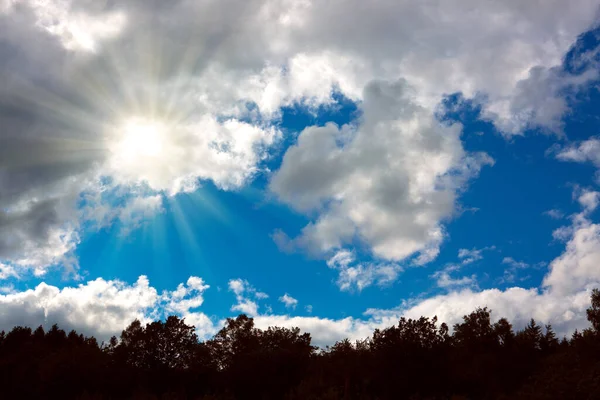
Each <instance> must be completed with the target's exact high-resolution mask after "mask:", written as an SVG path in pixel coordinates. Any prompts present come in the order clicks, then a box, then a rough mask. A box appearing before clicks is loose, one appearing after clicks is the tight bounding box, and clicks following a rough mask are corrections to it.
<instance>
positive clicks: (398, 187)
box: [270, 81, 493, 263]
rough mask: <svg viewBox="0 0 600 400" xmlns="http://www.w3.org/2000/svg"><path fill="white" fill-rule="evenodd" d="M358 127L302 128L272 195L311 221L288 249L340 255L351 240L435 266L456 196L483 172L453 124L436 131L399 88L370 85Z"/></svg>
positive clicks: (402, 84)
mask: <svg viewBox="0 0 600 400" xmlns="http://www.w3.org/2000/svg"><path fill="white" fill-rule="evenodd" d="M363 97H364V102H363V103H362V104H361V109H362V111H363V116H362V118H361V120H360V123H359V125H358V126H357V127H352V126H348V125H346V126H343V127H338V126H335V125H333V124H328V125H326V126H324V127H309V128H306V129H305V130H304V131H303V132H302V133H301V134H300V136H299V137H298V143H297V144H296V145H294V146H292V147H291V148H290V149H289V150H288V151H287V152H286V154H285V156H284V158H283V162H282V165H281V167H280V169H279V170H278V171H277V172H276V173H275V174H274V176H273V178H272V181H271V185H270V187H271V190H272V191H273V192H275V193H276V194H277V196H278V197H279V198H280V199H281V200H282V201H285V202H287V203H289V204H291V205H292V206H293V207H295V208H296V209H298V210H300V211H305V212H315V211H316V212H317V213H318V218H317V219H316V221H314V222H311V223H310V224H309V225H308V226H306V227H305V228H304V230H303V232H302V234H301V235H300V236H299V237H297V238H294V239H293V243H294V244H295V245H296V246H298V247H301V248H306V249H308V250H309V251H312V252H315V253H317V254H320V253H328V252H332V251H339V250H340V249H342V248H343V247H344V246H346V245H348V244H350V243H351V242H352V241H353V240H354V239H356V238H358V239H359V240H361V241H363V242H365V243H366V244H368V245H369V247H370V248H371V249H372V252H373V254H374V255H375V256H376V257H379V258H383V259H387V260H394V261H401V260H404V259H406V258H407V257H409V256H412V255H414V254H416V253H418V255H419V258H417V259H416V261H417V262H418V263H426V262H428V261H431V259H433V258H435V257H436V255H437V253H438V248H439V245H440V243H441V242H442V240H443V238H444V229H443V225H442V221H443V220H445V219H448V218H450V217H451V216H452V215H453V212H454V206H455V203H456V198H457V195H458V192H459V191H460V190H461V189H463V188H464V185H465V184H466V182H467V181H468V179H469V178H471V177H473V176H475V175H477V173H478V172H479V170H480V168H481V167H482V166H483V165H486V164H491V163H493V161H492V160H491V158H490V157H489V156H487V155H486V154H483V153H476V154H469V153H467V152H465V151H464V149H463V147H462V143H461V141H460V133H461V127H460V126H459V125H451V126H447V125H442V124H440V123H439V122H437V121H436V120H435V118H434V116H433V115H432V114H431V113H430V112H428V111H427V110H426V109H424V108H422V107H420V106H419V105H417V104H415V103H414V102H413V89H412V88H411V87H410V86H408V84H407V83H406V81H397V82H395V83H389V82H383V81H378V82H371V83H370V84H368V86H367V87H366V88H365V91H364V94H363Z"/></svg>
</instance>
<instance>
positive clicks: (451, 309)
mask: <svg viewBox="0 0 600 400" xmlns="http://www.w3.org/2000/svg"><path fill="white" fill-rule="evenodd" d="M599 11H600V7H599V6H598V5H597V2H595V1H588V0H578V1H575V2H573V1H567V0H555V1H552V2H548V1H542V0H533V1H527V2H522V1H518V0H503V1H480V0H479V1H475V0H449V1H448V0H446V1H435V0H428V1H408V0H401V1H398V0H378V1H373V2H364V1H359V0H334V1H331V0H329V1H324V0H323V1H322V0H244V1H241V0H219V1H214V0H174V1H169V2H162V1H158V0H151V1H150V0H102V1H99V0H77V1H75V0H44V1H42V0H0V329H6V330H8V329H11V328H12V327H13V326H16V325H28V326H38V325H43V326H47V327H48V326H51V325H52V324H54V323H58V324H59V325H60V326H61V327H63V328H64V329H76V330H77V331H80V332H83V333H85V334H87V335H95V336H97V337H98V338H100V339H101V340H106V339H107V338H109V337H110V336H112V335H118V334H119V333H120V332H121V330H122V329H124V328H125V327H126V326H127V325H128V324H129V323H130V322H131V321H133V320H134V319H139V320H141V321H143V322H148V321H151V320H156V319H159V318H164V317H166V316H168V315H178V316H180V317H183V318H185V320H186V322H187V323H189V324H193V325H194V326H196V329H197V332H198V334H199V336H200V337H201V338H209V337H210V336H211V335H213V334H214V333H215V332H217V331H218V330H219V329H220V327H221V326H223V324H224V321H225V319H226V318H228V317H234V316H236V315H238V314H240V313H245V314H247V315H249V316H252V317H253V318H254V320H255V323H256V325H257V326H259V327H262V328H266V327H268V326H272V325H278V326H286V327H292V326H298V327H300V328H301V329H302V330H303V331H308V332H310V333H311V335H312V338H313V342H314V343H315V344H317V345H319V346H326V345H331V344H333V343H334V342H335V341H337V340H340V339H343V338H346V337H348V338H350V339H359V338H365V337H367V336H369V335H370V334H371V332H372V331H373V330H374V329H376V328H381V327H386V326H390V325H392V324H394V323H395V322H396V321H397V320H398V319H399V318H400V317H402V316H406V317H420V316H421V315H423V316H429V317H432V316H434V315H436V316H438V318H439V320H441V321H445V322H447V323H449V324H453V323H456V322H458V321H460V320H461V318H462V316H463V315H465V314H468V313H469V312H471V311H473V310H474V309H475V308H476V307H488V308H490V309H491V310H492V317H493V318H494V319H498V318H501V317H507V318H508V319H509V320H510V321H511V322H512V323H513V324H514V326H515V327H516V328H520V327H523V326H524V325H525V324H526V323H527V322H528V321H529V319H530V318H531V317H533V318H535V319H536V320H537V321H538V322H540V323H543V324H552V326H553V327H554V329H555V330H556V331H557V332H558V333H559V334H561V335H569V334H571V333H572V332H573V331H574V330H575V329H582V328H585V327H586V326H587V321H586V318H585V309H586V308H587V307H588V304H589V296H590V292H591V290H592V289H593V288H595V287H600V213H599V211H598V206H599V205H600V188H599V185H600V136H599V134H600V132H599V130H600V129H599V128H600V123H599V121H600V111H599V110H600V107H599V106H600V92H599V90H598V89H599V84H600V25H599V22H600V18H599V17H600V13H599Z"/></svg>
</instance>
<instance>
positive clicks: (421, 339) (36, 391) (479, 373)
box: [0, 290, 600, 400]
mask: <svg viewBox="0 0 600 400" xmlns="http://www.w3.org/2000/svg"><path fill="white" fill-rule="evenodd" d="M587 317H588V320H589V322H590V327H589V328H587V329H584V330H583V331H576V332H575V333H573V335H572V337H571V338H570V339H567V338H563V339H562V340H561V341H559V340H558V339H557V337H556V333H555V332H554V330H553V328H552V327H551V326H550V325H546V326H544V327H542V326H540V325H539V324H538V323H537V322H536V321H535V320H533V319H531V320H530V322H529V323H528V324H527V325H526V326H525V327H524V328H523V329H522V330H520V331H517V332H516V333H515V332H514V331H513V327H512V325H511V324H510V322H509V321H508V320H507V319H505V318H500V319H499V320H497V321H495V322H494V321H493V320H492V313H491V310H488V309H487V308H477V309H476V310H475V311H473V312H472V313H470V314H468V315H465V316H464V317H463V320H462V322H460V323H457V324H455V325H454V326H453V330H452V332H450V330H449V328H448V326H447V325H445V324H439V325H438V320H437V318H435V317H434V318H426V317H421V318H418V319H406V318H400V320H399V321H398V324H396V325H394V326H391V327H388V328H385V329H376V330H375V331H374V332H373V334H372V336H371V337H369V338H366V339H364V340H360V341H355V342H351V341H350V340H348V339H345V340H341V341H339V342H337V343H335V344H334V345H333V346H331V347H328V348H325V349H318V348H316V347H314V346H313V345H312V344H311V337H310V335H309V334H308V333H302V332H301V331H300V329H298V328H282V327H269V328H267V329H266V330H262V329H259V328H257V327H256V326H255V324H254V320H253V319H252V318H250V317H248V316H246V315H240V316H238V317H237V318H230V319H228V320H227V321H226V322H225V324H224V326H223V328H222V329H221V330H220V331H219V332H218V333H217V334H216V335H215V336H214V337H213V338H211V339H209V340H207V341H205V342H201V341H199V339H198V337H197V335H196V333H195V329H194V327H193V326H191V325H187V324H186V323H185V321H184V320H183V319H181V318H178V317H175V316H170V317H168V318H166V319H165V320H161V321H154V322H150V323H147V324H145V325H143V324H142V323H141V322H140V321H138V320H136V321H133V322H132V323H131V324H130V325H129V326H128V327H127V328H126V329H124V330H123V332H122V333H121V335H120V337H119V338H117V337H112V338H111V339H110V340H109V341H108V342H106V343H101V344H99V343H98V341H97V340H96V339H95V338H93V337H86V336H84V335H82V334H80V333H77V332H76V331H70V332H68V333H66V332H65V331H64V330H62V329H60V328H59V327H58V326H57V325H53V326H51V327H50V328H49V329H47V330H46V329H45V328H44V327H43V326H39V327H37V328H36V329H35V330H32V329H31V328H29V327H22V326H17V327H14V328H13V329H12V330H10V331H9V332H8V333H5V332H0V385H1V386H0V387H1V388H2V389H0V398H9V399H13V398H19V399H38V398H50V399H54V398H61V399H98V400H102V399H157V400H158V399H175V400H183V399H201V400H216V399H285V400H300V399H317V400H318V399H321V400H330V399H348V400H349V399H366V400H369V399H372V400H375V399H379V400H381V399H410V400H442V399H454V400H458V399H498V400H507V399H517V400H520V399H523V400H525V399H528V400H537V399H540V400H541V399H544V400H548V399H590V400H591V399H599V398H600V334H599V331H598V328H599V327H600V324H599V322H600V292H599V291H598V290H594V291H593V292H592V293H591V305H590V307H589V308H588V310H587Z"/></svg>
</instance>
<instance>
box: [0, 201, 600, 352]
mask: <svg viewBox="0 0 600 400" xmlns="http://www.w3.org/2000/svg"><path fill="white" fill-rule="evenodd" d="M598 262H600V225H598V224H595V223H593V222H591V221H590V220H589V219H588V218H587V214H586V213H585V211H584V212H583V213H581V214H578V215H576V216H575V217H574V218H572V227H571V234H570V238H569V240H568V242H567V244H566V248H565V251H564V252H563V253H562V254H561V255H560V256H559V257H557V258H556V259H554V260H553V261H552V262H551V263H550V265H549V267H548V273H547V274H546V276H545V279H544V281H543V284H542V286H541V287H539V288H529V289H527V288H521V287H509V288H506V289H504V290H500V289H486V290H481V291H479V290H475V289H473V288H461V287H458V286H464V285H465V284H467V283H468V282H467V280H469V279H470V278H469V277H467V280H464V281H463V282H462V283H461V284H460V285H454V284H453V283H452V284H449V285H447V286H446V288H447V289H448V290H449V292H448V293H446V294H440V295H436V296H433V297H430V298H425V299H423V298H415V299H410V300H408V301H405V302H403V303H402V304H400V305H399V306H398V307H396V308H392V309H373V308H372V309H367V310H366V311H365V313H364V317H363V318H354V317H346V318H340V319H332V318H322V317H316V316H315V317H299V316H290V315H272V314H260V313H259V312H258V305H257V304H256V303H255V302H254V301H253V300H252V296H254V297H256V294H257V293H261V292H258V291H256V289H254V288H253V287H252V286H251V285H250V284H249V283H248V282H247V281H244V280H241V279H233V280H231V281H230V282H229V288H230V290H231V291H232V292H233V293H234V294H235V295H236V298H237V300H238V304H237V306H234V307H233V308H232V310H233V311H239V312H247V313H248V314H250V315H252V316H254V318H255V323H256V325H257V326H258V327H260V328H263V329H266V328H267V327H269V326H274V325H276V326H284V327H296V326H297V327H299V328H300V329H301V330H302V331H305V332H310V333H311V336H312V338H313V343H315V344H317V345H319V346H326V345H331V344H333V343H334V342H335V341H338V340H341V339H344V338H350V339H351V340H354V339H361V338H365V337H368V336H369V335H371V333H372V331H373V329H375V328H383V327H386V326H390V325H393V324H395V323H397V320H398V318H400V317H401V316H406V317H410V318H418V317H420V316H434V315H437V316H438V318H439V320H440V321H444V322H447V323H449V324H454V323H457V322H460V321H461V319H462V317H463V316H464V315H466V314H468V313H470V312H471V311H473V310H474V309H475V308H477V307H489V308H491V309H492V311H493V314H492V315H493V318H495V319H497V318H500V317H506V318H508V319H509V320H510V321H511V322H512V323H513V324H514V326H515V327H516V328H517V329H519V328H522V327H524V326H525V325H526V324H527V323H528V322H529V319H530V318H531V317H533V318H535V319H536V320H537V321H539V322H540V323H543V324H552V325H553V327H554V328H555V330H556V331H557V333H558V334H559V335H568V334H570V333H572V332H573V331H574V330H575V329H582V328H584V327H586V326H588V322H587V320H586V314H585V310H586V308H587V307H589V298H590V293H591V289H592V288H593V287H598V286H599V285H600V274H599V272H598V268H596V267H597V265H598ZM505 264H506V265H509V266H514V265H517V266H518V267H524V264H523V263H522V262H519V261H516V260H514V259H512V258H509V257H507V258H506V259H505ZM440 278H441V279H446V278H444V277H442V276H441V275H440ZM462 279H464V278H461V279H459V280H462ZM447 282H452V278H450V277H448V279H447ZM207 288H208V285H206V284H205V283H204V281H203V280H202V279H200V278H197V277H191V278H190V279H188V281H187V283H186V284H181V285H179V286H178V287H177V288H176V289H175V290H174V291H165V292H163V293H162V294H159V293H158V292H157V291H156V289H154V288H152V287H151V286H149V282H148V280H147V278H145V277H143V276H142V277H140V278H139V279H138V281H137V282H136V283H134V284H132V285H128V284H125V283H123V282H119V281H105V280H103V279H101V278H99V279H97V280H94V281H91V282H88V283H86V284H81V285H79V286H78V287H71V288H69V287H67V288H63V289H58V288H56V287H54V286H50V285H47V284H43V283H42V284H40V285H38V286H37V287H36V288H35V289H32V290H27V291H24V292H15V293H9V294H6V295H0V304H1V305H2V307H1V310H2V312H0V328H3V329H9V328H10V327H12V326H14V325H19V324H21V325H30V326H36V325H38V324H46V325H47V324H51V323H54V322H57V323H59V324H61V326H63V327H65V328H75V329H78V330H80V331H82V332H84V333H87V334H95V335H98V336H99V337H100V338H107V337H108V336H110V335H112V334H116V333H118V332H119V330H120V329H123V327H124V326H126V325H127V324H128V323H129V322H131V320H132V319H134V318H139V319H142V320H144V321H145V320H147V319H149V318H156V317H158V316H163V315H166V314H168V313H176V314H179V315H182V316H184V317H185V318H186V321H187V322H188V323H193V324H195V325H196V327H197V328H198V330H199V332H200V333H201V336H202V337H208V336H210V335H212V334H214V332H215V331H216V330H217V329H218V328H219V327H220V326H221V325H222V324H223V321H219V322H218V323H213V322H212V321H211V320H210V318H208V317H207V316H206V315H205V314H204V313H202V312H201V311H200V310H198V307H200V306H201V305H202V302H203V298H202V293H203V292H204V291H205V290H206V289H207ZM288 296H289V295H288ZM290 299H291V297H290V298H289V299H288V300H290ZM290 301H291V300H290ZM251 303H254V305H252V304H251ZM290 304H291V303H290ZM248 311H250V312H248ZM307 311H308V312H311V311H312V308H311V309H309V308H308V307H307Z"/></svg>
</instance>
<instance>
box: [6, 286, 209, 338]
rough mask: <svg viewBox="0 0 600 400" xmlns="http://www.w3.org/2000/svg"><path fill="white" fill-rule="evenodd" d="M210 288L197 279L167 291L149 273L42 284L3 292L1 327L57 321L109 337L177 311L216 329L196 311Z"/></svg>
mask: <svg viewBox="0 0 600 400" xmlns="http://www.w3.org/2000/svg"><path fill="white" fill-rule="evenodd" d="M207 288H208V286H207V285H204V283H203V281H202V279H200V278H197V277H190V278H189V279H188V281H187V284H186V285H184V284H181V285H179V286H178V288H177V289H176V290H175V291H173V292H164V293H162V294H159V293H158V292H157V290H156V289H155V288H153V287H151V286H150V284H149V282H148V279H147V278H146V277H145V276H140V277H139V279H138V280H137V281H136V282H135V283H134V284H131V285H129V284H127V283H124V282H121V281H118V280H108V281H107V280H104V279H102V278H98V279H96V280H93V281H89V282H87V283H85V284H80V285H78V286H76V287H65V288H62V289H59V288H57V287H56V286H51V285H48V284H45V283H40V284H39V285H38V286H37V287H36V288H35V289H30V290H26V291H23V292H13V293H8V294H4V295H0V307H1V308H2V313H0V329H4V330H9V329H11V328H12V327H13V326H16V325H24V326H31V327H35V326H38V325H44V326H45V327H49V326H50V325H52V324H55V323H57V324H58V325H59V326H60V327H61V328H63V329H76V330H77V331H79V332H82V333H85V334H87V335H95V336H96V337H97V338H98V339H100V340H106V339H108V338H109V337H110V336H112V335H117V336H118V335H119V334H120V332H121V330H123V329H124V328H125V327H126V326H127V325H129V324H130V323H131V322H132V321H133V320H134V319H139V320H141V321H142V322H148V321H150V319H151V318H158V317H161V316H163V315H164V314H166V313H167V314H172V313H175V314H177V315H180V316H182V317H185V318H186V320H187V322H188V323H190V321H194V323H196V324H197V325H196V327H197V328H198V329H199V330H200V331H202V332H211V331H212V330H213V326H212V322H211V321H210V319H208V318H207V317H206V316H205V315H204V314H202V313H200V312H199V311H198V310H193V309H195V308H197V307H199V306H200V305H201V304H202V297H201V295H202V292H203V291H204V290H206V289H207ZM191 310H193V313H192V312H191ZM199 322H202V324H200V323H199Z"/></svg>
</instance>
